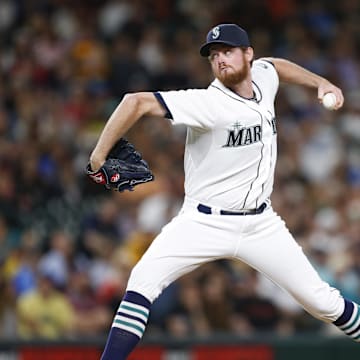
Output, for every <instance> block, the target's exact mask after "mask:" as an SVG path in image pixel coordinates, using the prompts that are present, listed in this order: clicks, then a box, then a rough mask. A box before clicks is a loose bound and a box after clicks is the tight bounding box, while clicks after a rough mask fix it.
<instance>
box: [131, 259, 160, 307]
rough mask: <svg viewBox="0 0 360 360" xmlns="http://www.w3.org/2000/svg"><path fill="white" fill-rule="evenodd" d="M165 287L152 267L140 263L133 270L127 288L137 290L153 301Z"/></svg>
mask: <svg viewBox="0 0 360 360" xmlns="http://www.w3.org/2000/svg"><path fill="white" fill-rule="evenodd" d="M164 287H165V286H164V285H162V284H161V281H160V280H159V279H157V276H155V275H154V271H153V270H152V269H147V268H146V267H145V266H142V264H141V263H138V264H137V265H136V266H135V267H134V268H133V269H132V271H131V274H130V277H129V281H128V284H127V288H126V290H131V291H136V292H138V293H140V294H142V295H143V296H145V297H146V298H147V299H149V300H150V301H151V302H153V301H154V300H155V299H156V298H157V297H158V296H159V295H160V293H161V292H162V290H163V288H164Z"/></svg>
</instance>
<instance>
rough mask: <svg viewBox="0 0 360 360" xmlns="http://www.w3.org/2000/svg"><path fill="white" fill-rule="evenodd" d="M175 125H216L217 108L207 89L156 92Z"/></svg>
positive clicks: (205, 127) (208, 127)
mask: <svg viewBox="0 0 360 360" xmlns="http://www.w3.org/2000/svg"><path fill="white" fill-rule="evenodd" d="M154 95H155V97H156V98H157V100H158V101H159V102H160V104H161V105H162V106H163V107H164V109H165V110H166V116H165V117H167V118H168V119H170V120H171V121H172V123H173V124H174V125H175V124H176V125H177V124H182V125H186V126H189V127H194V128H200V129H210V128H212V127H213V125H214V122H215V121H214V119H215V113H216V109H215V108H214V105H213V101H212V99H211V94H210V93H209V90H207V89H188V90H172V91H160V92H155V93H154Z"/></svg>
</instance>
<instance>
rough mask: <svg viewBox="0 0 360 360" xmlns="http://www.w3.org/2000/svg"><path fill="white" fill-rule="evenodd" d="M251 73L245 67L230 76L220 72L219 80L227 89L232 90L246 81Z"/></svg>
mask: <svg viewBox="0 0 360 360" xmlns="http://www.w3.org/2000/svg"><path fill="white" fill-rule="evenodd" d="M249 73H250V68H249V67H248V66H246V65H244V66H243V68H242V69H241V70H238V71H236V72H232V73H231V74H228V73H227V72H226V71H225V72H220V73H219V75H218V79H219V80H220V81H221V82H222V83H223V84H224V85H225V86H226V87H227V88H232V87H233V86H235V85H237V84H239V83H241V82H242V81H244V80H245V79H246V78H247V77H248V76H249Z"/></svg>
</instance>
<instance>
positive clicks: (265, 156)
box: [159, 59, 279, 211]
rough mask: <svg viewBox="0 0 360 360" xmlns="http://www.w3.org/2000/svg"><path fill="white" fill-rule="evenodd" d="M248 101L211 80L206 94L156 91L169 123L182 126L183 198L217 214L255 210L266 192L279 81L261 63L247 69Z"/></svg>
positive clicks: (273, 147) (270, 175)
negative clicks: (184, 134)
mask: <svg viewBox="0 0 360 360" xmlns="http://www.w3.org/2000/svg"><path fill="white" fill-rule="evenodd" d="M251 75H252V80H253V90H254V95H255V96H254V99H251V100H249V99H246V98H243V97H241V96H239V95H238V94H236V93H235V92H233V91H231V90H230V89H228V88H226V87H225V86H224V85H223V84H222V83H221V82H220V81H219V80H217V79H215V80H214V81H213V82H212V83H211V84H210V86H209V87H208V88H207V89H189V90H179V91H162V92H160V93H159V94H160V95H161V98H162V99H160V100H161V101H162V102H163V104H164V106H165V107H166V108H167V110H168V112H169V115H170V116H171V121H172V123H173V124H174V125H175V124H183V125H186V126H187V129H188V130H187V139H186V146H185V157H184V167H185V195H186V197H189V198H191V199H195V200H197V201H198V202H200V203H203V204H206V205H210V206H215V207H219V208H221V209H228V210H233V211H235V210H239V209H252V208H257V207H259V206H260V205H261V204H262V203H263V202H264V201H265V200H267V199H268V198H269V196H270V194H271V192H272V187H273V178H274V167H275V162H276V128H275V112H274V99H275V95H276V93H277V90H278V85H279V79H278V75H277V72H276V70H275V68H274V66H273V65H272V64H271V63H269V62H268V61H265V60H261V59H259V60H255V61H254V62H253V65H252V69H251Z"/></svg>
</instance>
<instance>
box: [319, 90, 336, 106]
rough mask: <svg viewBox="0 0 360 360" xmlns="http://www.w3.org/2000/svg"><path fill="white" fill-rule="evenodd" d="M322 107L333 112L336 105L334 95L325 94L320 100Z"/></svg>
mask: <svg viewBox="0 0 360 360" xmlns="http://www.w3.org/2000/svg"><path fill="white" fill-rule="evenodd" d="M322 104H323V106H324V107H325V108H326V109H328V110H334V107H335V104H336V96H335V94H334V93H331V92H329V93H326V94H325V95H324V97H323V99H322Z"/></svg>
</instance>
